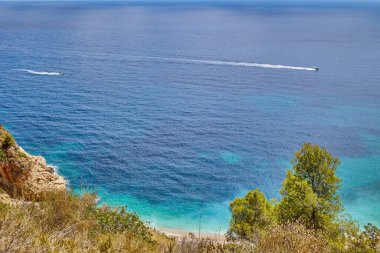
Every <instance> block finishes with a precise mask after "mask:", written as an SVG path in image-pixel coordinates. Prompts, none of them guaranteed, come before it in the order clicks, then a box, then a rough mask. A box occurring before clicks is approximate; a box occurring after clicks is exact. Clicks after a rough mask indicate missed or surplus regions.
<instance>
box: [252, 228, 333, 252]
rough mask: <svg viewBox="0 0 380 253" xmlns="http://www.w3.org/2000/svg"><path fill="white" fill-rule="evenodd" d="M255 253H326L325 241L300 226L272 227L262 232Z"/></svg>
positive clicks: (312, 231) (326, 245)
mask: <svg viewBox="0 0 380 253" xmlns="http://www.w3.org/2000/svg"><path fill="white" fill-rule="evenodd" d="M256 252H258V253H266V252H271V253H327V252H330V249H329V247H328V243H327V241H326V240H325V239H324V237H323V236H322V235H320V234H318V233H317V232H316V231H315V230H311V229H307V228H305V227H304V226H303V225H301V224H297V223H286V224H284V225H273V226H270V227H269V228H268V229H266V230H265V231H263V233H262V235H261V237H260V239H259V243H258V245H257V249H256Z"/></svg>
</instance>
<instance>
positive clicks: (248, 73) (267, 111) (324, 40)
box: [0, 3, 380, 232]
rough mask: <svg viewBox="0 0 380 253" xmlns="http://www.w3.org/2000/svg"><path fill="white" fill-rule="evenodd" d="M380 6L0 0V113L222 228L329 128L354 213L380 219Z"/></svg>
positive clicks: (75, 177) (23, 140) (119, 181)
mask: <svg viewBox="0 0 380 253" xmlns="http://www.w3.org/2000/svg"><path fill="white" fill-rule="evenodd" d="M379 21H380V13H379V11H378V10H375V9H349V8H348V9H328V8H321V9H314V10H307V9H281V8H279V9H278V8H276V9H265V8H259V9H257V8H256V9H255V8H240V7H225V6H224V7H223V6H219V7H215V6H192V7H189V6H188V7H186V8H185V7H180V6H176V7H168V6H167V7H165V8H163V7H157V6H156V7H150V6H124V5H119V6H108V5H102V6H96V5H91V4H82V5H73V4H67V5H59V6H57V5H54V4H51V5H49V6H43V5H33V6H29V7H28V8H24V7H23V6H20V5H17V4H9V3H8V4H6V3H2V4H0V28H1V29H0V59H1V61H0V70H1V71H0V122H1V123H2V124H4V125H5V126H6V127H7V128H8V129H9V130H10V131H11V132H12V133H13V134H14V135H15V137H16V139H17V140H18V142H19V144H20V145H22V146H23V147H24V148H25V149H26V150H27V151H29V152H31V153H33V154H38V155H43V156H45V157H46V159H47V161H48V162H49V163H51V164H54V165H56V166H57V167H58V169H59V172H60V173H62V174H63V175H64V176H65V177H66V178H67V179H68V180H69V181H70V186H71V187H72V188H73V189H74V190H76V191H80V189H89V190H94V191H97V192H98V193H99V195H100V196H101V200H102V201H103V202H105V203H108V204H111V205H127V206H128V208H129V209H130V210H133V211H136V212H138V213H139V214H140V215H142V216H143V217H144V219H145V220H147V221H150V222H151V223H152V224H153V225H155V226H160V227H171V228H182V229H189V230H198V225H199V220H200V221H201V229H202V231H205V232H206V231H209V232H218V231H219V230H221V231H224V230H225V229H226V228H227V227H228V220H229V211H228V203H229V201H231V200H232V199H234V198H235V197H236V196H241V195H243V194H245V192H246V191H248V190H249V189H252V188H256V187H258V188H260V189H262V190H263V191H264V192H265V193H266V194H267V196H268V197H270V198H272V197H278V190H279V187H280V184H281V182H282V180H283V177H284V175H285V169H286V168H288V167H289V161H290V160H291V159H292V157H293V154H294V152H295V151H296V150H297V149H299V148H300V146H301V145H302V143H303V142H305V141H310V142H314V143H318V144H320V145H322V146H325V147H327V148H328V149H329V150H330V151H331V152H332V153H333V154H334V155H336V156H339V157H340V158H341V160H342V164H341V166H340V167H339V171H338V174H339V175H340V176H341V177H342V179H343V186H342V189H341V196H342V200H343V203H344V204H345V207H346V210H347V212H348V213H350V214H351V215H352V216H353V217H354V218H355V219H358V220H359V221H360V222H361V224H364V223H366V222H373V223H376V224H378V225H379V224H380V217H379V211H378V210H380V188H379V187H380V167H379V166H380V127H379V126H380V99H379V98H380V88H379V83H380V74H379V71H378V69H380V62H379V59H380V25H379V24H380V22H379ZM173 59H174V60H173ZM236 62H238V63H239V64H235V63H236ZM252 63H261V64H262V63H264V64H266V63H267V64H280V65H284V66H288V67H290V68H283V69H278V68H273V67H270V68H264V66H266V65H264V66H263V65H259V66H256V65H255V64H252ZM313 65H317V66H319V67H320V70H319V71H318V72H316V71H309V70H299V69H298V70H296V69H292V67H297V66H298V67H310V66H313ZM21 69H27V70H33V71H37V72H43V71H46V72H64V73H65V75H64V76H60V77H58V76H54V75H37V74H31V73H28V72H25V71H22V70H21Z"/></svg>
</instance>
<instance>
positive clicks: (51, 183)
mask: <svg viewBox="0 0 380 253" xmlns="http://www.w3.org/2000/svg"><path fill="white" fill-rule="evenodd" d="M66 187H67V183H66V181H65V179H64V178H63V177H62V176H60V175H58V174H57V173H56V171H55V170H54V167H52V166H50V165H48V164H47V163H46V161H45V159H44V158H43V157H41V156H33V155H30V154H28V153H27V152H26V151H25V150H24V149H22V148H21V147H20V146H18V145H17V143H16V141H15V140H14V138H13V137H12V135H11V134H10V133H9V132H8V131H7V130H6V129H5V128H4V127H3V126H1V125H0V200H2V201H3V202H12V201H15V200H27V201H29V200H34V201H39V200H42V199H43V198H44V196H46V194H47V193H49V192H56V191H65V190H66Z"/></svg>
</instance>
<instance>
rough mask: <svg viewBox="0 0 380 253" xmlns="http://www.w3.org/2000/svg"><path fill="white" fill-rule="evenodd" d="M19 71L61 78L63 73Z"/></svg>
mask: <svg viewBox="0 0 380 253" xmlns="http://www.w3.org/2000/svg"><path fill="white" fill-rule="evenodd" d="M19 70H20V71H24V72H28V73H29V74H33V75H46V76H61V75H62V74H63V73H60V72H46V71H34V70H30V69H19Z"/></svg>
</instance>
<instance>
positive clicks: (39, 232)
mask: <svg viewBox="0 0 380 253" xmlns="http://www.w3.org/2000/svg"><path fill="white" fill-rule="evenodd" d="M0 252H159V251H158V247H157V245H156V243H155V242H154V241H153V240H152V239H151V234H150V232H149V229H148V228H147V227H146V226H145V225H144V223H143V222H142V221H141V220H140V219H139V218H138V217H137V215H135V214H132V213H127V212H125V211H123V210H122V209H112V208H105V207H103V208H97V207H96V204H95V196H94V195H91V194H85V195H84V196H82V197H78V196H74V195H73V194H70V193H62V192H61V193H57V194H52V195H51V196H49V198H48V199H47V200H46V201H43V202H38V203H34V202H29V203H23V204H20V205H16V206H6V205H3V204H1V206H0Z"/></svg>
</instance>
